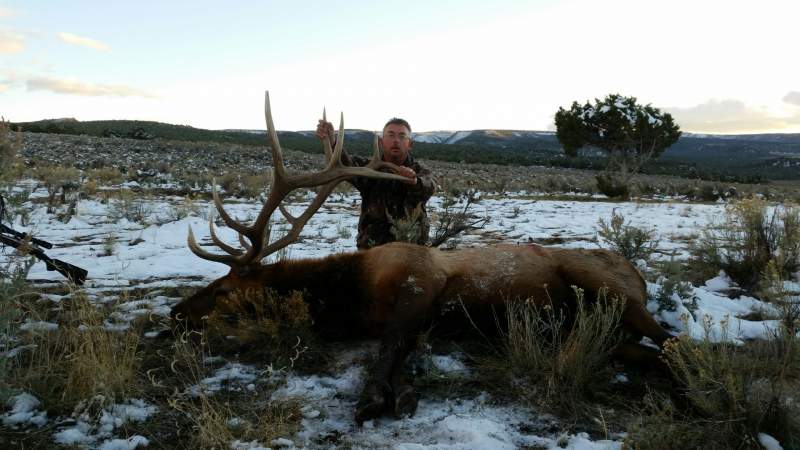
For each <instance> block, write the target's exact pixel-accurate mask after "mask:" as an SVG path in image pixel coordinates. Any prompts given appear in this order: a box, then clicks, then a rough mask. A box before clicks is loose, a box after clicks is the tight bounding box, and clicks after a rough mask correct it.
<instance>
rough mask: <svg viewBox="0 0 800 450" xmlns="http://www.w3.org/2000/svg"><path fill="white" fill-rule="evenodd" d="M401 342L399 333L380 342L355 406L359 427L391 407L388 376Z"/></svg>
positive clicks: (385, 336) (388, 335)
mask: <svg viewBox="0 0 800 450" xmlns="http://www.w3.org/2000/svg"><path fill="white" fill-rule="evenodd" d="M401 342H402V338H401V336H400V334H399V333H387V334H385V335H384V337H383V339H382V340H381V346H380V350H378V356H377V358H376V359H375V362H374V363H373V365H372V368H371V370H370V374H369V378H368V379H367V382H366V384H365V385H364V390H363V391H362V392H361V396H360V398H359V400H358V403H357V404H356V415H355V416H356V417H355V419H356V422H357V423H358V424H359V425H361V424H363V423H364V422H365V421H367V420H371V419H374V418H376V417H380V416H381V414H383V412H384V411H386V409H387V408H388V407H389V406H391V405H390V399H391V396H392V387H391V385H390V384H389V374H390V373H391V370H392V367H393V366H394V362H395V360H396V359H397V356H398V354H399V350H400V347H401Z"/></svg>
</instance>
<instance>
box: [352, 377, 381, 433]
mask: <svg viewBox="0 0 800 450" xmlns="http://www.w3.org/2000/svg"><path fill="white" fill-rule="evenodd" d="M385 410H386V395H385V394H384V393H383V392H382V391H381V390H380V389H377V388H375V387H374V386H368V387H367V388H365V389H364V392H363V393H362V394H361V398H360V399H359V400H358V404H356V423H358V424H359V425H362V424H363V423H364V422H366V421H367V420H372V419H375V418H378V417H380V416H381V415H382V414H383V412H384V411H385Z"/></svg>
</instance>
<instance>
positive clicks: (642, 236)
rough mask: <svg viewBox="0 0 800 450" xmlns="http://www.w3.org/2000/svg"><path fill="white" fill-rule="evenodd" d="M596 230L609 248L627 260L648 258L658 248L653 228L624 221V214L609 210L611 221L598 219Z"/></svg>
mask: <svg viewBox="0 0 800 450" xmlns="http://www.w3.org/2000/svg"><path fill="white" fill-rule="evenodd" d="M598 224H599V226H600V230H599V231H598V232H597V233H598V234H599V235H600V238H602V240H603V241H605V242H606V244H608V246H609V248H610V249H611V250H612V251H614V252H616V253H619V254H620V255H622V256H623V257H625V259H627V260H629V261H634V260H637V259H648V258H650V255H651V254H652V253H653V252H654V251H655V250H656V249H657V248H658V240H656V239H655V230H645V229H642V228H638V227H634V226H632V225H629V224H626V223H625V216H623V215H622V214H617V212H616V210H614V211H612V212H611V221H610V223H606V221H605V220H603V219H602V218H601V219H600V220H598Z"/></svg>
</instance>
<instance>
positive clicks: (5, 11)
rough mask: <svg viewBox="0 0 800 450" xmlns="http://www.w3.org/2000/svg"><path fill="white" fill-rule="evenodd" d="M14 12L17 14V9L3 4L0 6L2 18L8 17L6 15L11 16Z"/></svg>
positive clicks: (0, 16)
mask: <svg viewBox="0 0 800 450" xmlns="http://www.w3.org/2000/svg"><path fill="white" fill-rule="evenodd" d="M14 14H15V11H14V10H13V9H9V8H5V7H3V6H0V19H3V18H6V17H11V16H13V15H14Z"/></svg>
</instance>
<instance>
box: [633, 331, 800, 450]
mask: <svg viewBox="0 0 800 450" xmlns="http://www.w3.org/2000/svg"><path fill="white" fill-rule="evenodd" d="M796 331H797V330H796V329H793V330H786V329H783V330H781V331H779V332H777V333H776V334H775V336H774V337H773V339H771V340H767V341H753V342H750V343H747V344H746V345H733V344H716V343H712V342H711V341H710V340H709V339H708V338H706V339H704V340H702V341H699V342H695V341H692V340H691V339H689V338H688V337H685V336H684V337H681V338H679V339H675V340H672V341H669V342H668V344H667V345H666V347H665V360H666V361H667V363H668V364H669V366H670V368H671V369H672V371H673V373H674V376H675V379H676V380H677V383H678V385H679V391H680V393H681V398H682V401H683V402H685V405H683V406H682V407H681V408H679V407H677V406H676V405H675V404H674V403H673V402H672V401H671V400H670V399H668V398H666V397H663V396H658V395H657V394H650V395H649V396H648V397H647V398H646V401H645V407H644V409H643V411H642V416H641V417H640V418H639V419H638V420H637V421H636V422H635V423H634V424H633V426H632V429H631V433H630V435H629V437H628V445H629V447H630V448H636V449H679V448H680V449H682V448H709V449H711V448H719V449H729V448H754V449H756V448H761V447H760V445H759V443H758V435H759V433H767V434H769V435H771V436H773V437H775V438H777V439H778V440H779V441H780V442H781V444H782V445H783V447H784V448H798V446H800V405H798V404H797V401H796V400H795V399H794V398H795V397H796V393H797V392H798V389H800V378H798V377H799V376H800V342H798V339H797V337H796Z"/></svg>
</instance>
